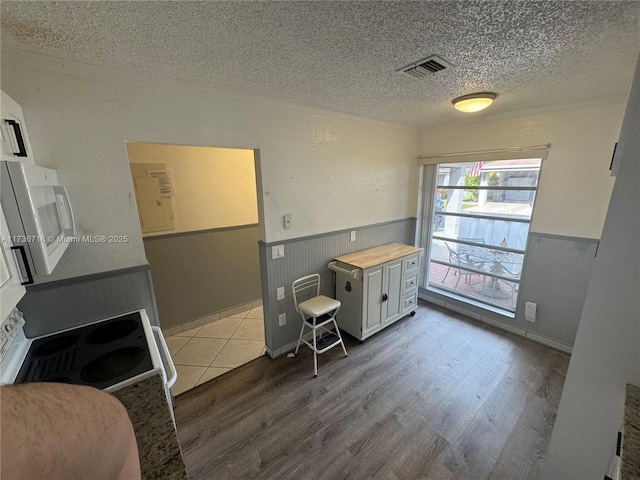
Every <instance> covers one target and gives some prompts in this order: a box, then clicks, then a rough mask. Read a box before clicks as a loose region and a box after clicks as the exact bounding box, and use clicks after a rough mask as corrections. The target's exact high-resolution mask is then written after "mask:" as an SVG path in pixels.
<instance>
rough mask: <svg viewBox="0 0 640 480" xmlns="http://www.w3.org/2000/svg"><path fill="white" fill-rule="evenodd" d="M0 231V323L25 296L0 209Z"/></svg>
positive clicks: (5, 223)
mask: <svg viewBox="0 0 640 480" xmlns="http://www.w3.org/2000/svg"><path fill="white" fill-rule="evenodd" d="M0 214H1V215H0V216H1V218H0V220H1V226H2V228H1V229H0V231H1V234H2V252H1V254H0V322H1V321H2V320H4V319H5V318H6V317H7V315H9V313H11V310H13V307H15V306H16V305H17V304H18V302H19V301H20V299H21V298H22V297H23V295H24V294H25V288H24V286H22V280H21V279H20V275H19V274H18V267H17V266H16V262H15V260H14V259H13V250H12V249H11V247H12V245H11V237H10V235H9V228H8V227H7V222H6V220H5V218H4V212H3V211H2V210H1V209H0Z"/></svg>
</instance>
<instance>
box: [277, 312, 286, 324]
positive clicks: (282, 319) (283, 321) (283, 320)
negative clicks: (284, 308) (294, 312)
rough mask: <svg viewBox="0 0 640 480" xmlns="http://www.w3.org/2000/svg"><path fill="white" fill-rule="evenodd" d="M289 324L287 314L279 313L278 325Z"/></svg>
mask: <svg viewBox="0 0 640 480" xmlns="http://www.w3.org/2000/svg"><path fill="white" fill-rule="evenodd" d="M286 324H287V314H286V313H281V314H280V315H278V326H280V327H283V326H285V325H286Z"/></svg>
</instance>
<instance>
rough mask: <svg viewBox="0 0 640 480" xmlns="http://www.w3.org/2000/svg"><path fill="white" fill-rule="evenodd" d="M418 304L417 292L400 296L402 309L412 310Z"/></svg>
mask: <svg viewBox="0 0 640 480" xmlns="http://www.w3.org/2000/svg"><path fill="white" fill-rule="evenodd" d="M417 304H418V292H417V291H415V292H413V293H409V294H407V295H405V296H404V297H402V311H403V312H406V311H407V310H413V309H415V308H416V306H417Z"/></svg>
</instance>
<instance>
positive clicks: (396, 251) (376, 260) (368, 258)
mask: <svg viewBox="0 0 640 480" xmlns="http://www.w3.org/2000/svg"><path fill="white" fill-rule="evenodd" d="M422 250H423V249H422V248H420V247H412V246H411V245H404V244H402V243H388V244H386V245H380V246H379V247H374V248H369V249H367V250H361V251H359V252H354V253H350V254H348V255H342V256H340V257H336V260H337V261H339V262H342V263H347V264H349V265H353V266H354V267H358V268H362V269H365V268H369V267H374V266H376V265H380V264H382V263H385V262H388V261H390V260H395V259H396V258H400V257H404V256H405V255H409V254H411V253H416V252H421V251H422Z"/></svg>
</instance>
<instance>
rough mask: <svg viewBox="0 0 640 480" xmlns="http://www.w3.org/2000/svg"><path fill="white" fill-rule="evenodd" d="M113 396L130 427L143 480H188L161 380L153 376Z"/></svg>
mask: <svg viewBox="0 0 640 480" xmlns="http://www.w3.org/2000/svg"><path fill="white" fill-rule="evenodd" d="M113 395H114V396H115V397H116V398H118V400H120V401H121V402H122V404H123V405H124V406H125V407H126V408H127V411H128V413H129V418H130V419H131V423H132V424H133V429H134V431H135V434H136V440H137V442H138V454H139V456H140V468H141V470H142V478H143V480H156V479H167V480H188V478H189V477H188V476H187V472H186V470H185V466H184V462H183V460H182V451H181V450H180V443H179V441H178V436H177V435H176V431H175V429H174V427H173V421H172V419H171V412H170V411H169V405H168V403H167V398H166V395H165V392H164V385H163V383H162V377H161V376H160V375H155V376H153V377H151V378H148V379H146V380H142V381H140V382H138V383H136V384H134V385H130V386H128V387H124V388H122V389H120V390H117V391H115V392H113Z"/></svg>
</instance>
